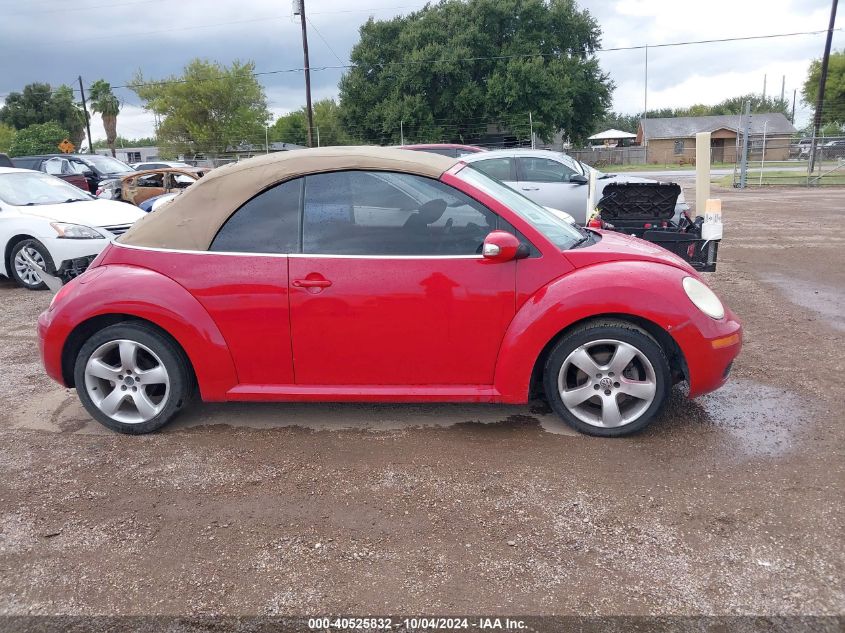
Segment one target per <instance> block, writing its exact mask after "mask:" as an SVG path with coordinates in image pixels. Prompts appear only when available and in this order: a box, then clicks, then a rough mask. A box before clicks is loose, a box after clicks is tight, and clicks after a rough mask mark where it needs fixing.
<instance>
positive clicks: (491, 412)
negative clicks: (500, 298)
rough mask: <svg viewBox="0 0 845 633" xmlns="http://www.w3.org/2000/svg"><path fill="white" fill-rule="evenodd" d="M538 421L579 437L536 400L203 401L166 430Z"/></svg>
mask: <svg viewBox="0 0 845 633" xmlns="http://www.w3.org/2000/svg"><path fill="white" fill-rule="evenodd" d="M517 420H518V421H520V426H526V423H525V421H526V420H530V421H531V425H537V424H539V426H540V427H542V428H543V430H545V431H546V432H548V433H554V434H557V435H572V436H575V435H578V433H577V432H576V431H575V430H573V429H571V428H570V427H568V426H566V425H565V424H564V423H563V422H562V421H561V420H559V419H558V418H557V416H555V414H554V413H552V412H551V410H544V409H543V408H542V406H540V405H538V404H537V403H532V404H531V405H527V406H526V405H491V404H442V403H431V404H397V403H336V402H335V403H327V402H325V403H324V402H315V403H304V402H302V403H301V402H291V403H229V404H204V405H201V406H198V407H194V408H193V409H191V410H188V411H186V412H185V414H184V415H181V416H179V418H178V419H177V420H176V421H175V422H174V423H173V424H172V425H170V426H169V427H167V430H178V429H184V428H191V427H197V426H210V425H215V424H225V425H228V426H235V427H248V428H257V429H268V428H282V427H299V428H305V429H311V430H315V431H339V430H349V429H360V430H370V431H390V430H405V429H410V428H448V427H453V426H456V425H462V426H466V425H475V424H478V425H491V426H498V427H509V428H513V427H514V426H515V425H514V421H517Z"/></svg>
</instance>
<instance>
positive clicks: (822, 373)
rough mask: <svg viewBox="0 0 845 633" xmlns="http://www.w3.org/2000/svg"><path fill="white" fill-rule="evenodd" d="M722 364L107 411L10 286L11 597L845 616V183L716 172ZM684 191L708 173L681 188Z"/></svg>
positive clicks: (48, 605)
mask: <svg viewBox="0 0 845 633" xmlns="http://www.w3.org/2000/svg"><path fill="white" fill-rule="evenodd" d="M718 195H720V196H721V198H722V200H723V208H724V218H725V222H726V237H725V240H724V241H723V243H722V249H721V253H720V258H719V270H718V272H717V273H715V274H713V275H711V278H712V281H713V284H714V286H715V287H716V289H717V290H718V292H719V293H720V295H721V296H722V298H723V299H724V300H725V301H726V303H728V304H729V305H730V306H731V307H732V308H733V309H734V310H735V311H736V312H737V313H738V314H739V315H740V317H741V318H742V319H743V321H744V324H745V328H746V330H745V332H746V338H745V349H744V351H743V354H742V355H741V356H740V358H739V359H738V361H737V363H736V364H735V369H734V372H733V377H732V380H731V382H730V383H729V384H728V385H727V386H726V387H724V388H723V389H722V390H721V391H719V392H717V393H715V394H711V395H708V396H706V397H703V398H701V399H699V400H696V401H688V400H686V399H684V398H683V397H682V395H681V393H680V391H679V390H676V392H675V393H674V394H673V397H672V400H671V402H670V406H669V407H668V410H667V411H666V413H665V414H664V415H663V416H662V418H661V419H660V420H659V421H658V422H656V423H655V424H653V425H652V426H651V427H650V428H649V429H648V430H647V432H645V433H643V434H641V435H639V436H636V437H632V438H627V439H622V440H606V439H598V438H589V437H584V436H579V435H577V434H575V433H574V432H572V431H570V430H568V428H566V427H562V426H561V425H560V424H559V423H557V422H556V420H555V418H554V417H553V416H552V415H550V414H549V413H548V412H547V410H546V409H545V408H544V407H543V406H542V404H540V403H534V404H532V405H531V406H525V407H514V406H485V405H471V406H470V405H433V406H429V405H425V406H424V405H356V404H328V405H327V404H275V405H266V404H265V405H258V404H255V405H251V404H238V405H202V406H200V407H198V408H196V409H194V410H193V411H190V412H188V413H187V414H186V415H184V416H182V417H181V418H180V420H179V421H178V422H177V423H175V424H174V425H172V426H170V427H168V428H167V429H166V430H165V431H163V432H161V433H158V434H154V435H149V436H143V437H128V436H122V435H118V434H115V433H111V432H109V431H107V430H105V429H103V428H102V427H100V426H99V425H97V424H96V423H94V422H93V421H91V420H90V418H89V417H88V416H87V415H86V414H85V412H84V410H83V409H82V407H81V405H80V404H79V403H78V401H77V399H76V396H75V392H72V391H67V390H64V389H61V388H59V387H58V386H57V385H55V384H54V383H52V382H51V381H50V380H49V379H48V378H47V377H46V376H45V375H44V373H43V371H42V369H41V366H40V364H39V360H38V355H37V344H36V338H35V328H34V324H35V319H36V316H37V315H38V313H39V312H40V311H42V310H43V309H44V308H45V307H46V306H47V303H48V302H49V300H50V295H49V294H48V293H45V292H42V293H32V292H27V291H24V290H19V289H17V288H15V287H13V285H12V284H11V283H8V282H5V281H4V282H0V442H2V450H0V614H5V615H12V614H78V615H93V614H190V615H201V614H252V615H264V614H267V615H269V614H292V615H305V616H313V615H320V614H325V613H340V614H350V613H355V614H360V615H365V614H388V613H405V614H407V613H418V614H449V613H484V614H502V615H505V614H523V615H528V614H583V615H596V614H629V615H637V614H719V615H737V614H757V615H775V614H779V615H789V614H815V615H842V614H845V548H843V543H845V538H843V537H845V530H843V525H844V524H845V522H843V518H845V516H844V514H845V513H843V490H845V460H844V459H843V447H845V442H844V441H843V440H845V416H844V415H843V404H842V403H843V398H845V222H843V219H844V218H845V216H843V211H845V190H843V189H840V190H822V191H819V190H812V191H807V190H804V189H768V190H762V191H748V192H738V191H731V190H719V191H718ZM688 197H689V198H690V199H692V198H693V197H694V196H693V194H692V192H688Z"/></svg>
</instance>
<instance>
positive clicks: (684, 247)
mask: <svg viewBox="0 0 845 633" xmlns="http://www.w3.org/2000/svg"><path fill="white" fill-rule="evenodd" d="M602 193H603V195H602V198H601V200H599V202H598V204H597V205H596V207H597V208H598V212H599V215H598V219H599V221H600V224H601V226H602V228H605V229H609V230H613V231H618V232H620V233H626V234H628V235H633V236H636V237H639V238H642V239H644V240H646V241H648V242H651V243H653V244H656V245H657V246H662V247H663V248H665V249H666V250H668V251H670V252H672V253H674V254H675V255H678V256H679V257H681V258H682V259H683V260H684V261H686V262H688V263H689V264H690V265H691V266H692V267H693V268H695V269H696V270H698V271H700V272H713V271H714V270H716V258H717V256H718V249H719V242H718V240H704V239H702V238H701V225H702V221H703V218H700V217H699V218H696V219H695V220H694V221H692V220H690V219H689V217H687V216H686V214H684V215H682V216H681V218H680V221H679V222H676V221H675V219H674V218H675V205H676V204H677V202H678V196H680V195H681V187H680V185H678V184H677V183H669V182H618V183H617V182H614V183H609V184H608V185H607V186H605V188H604V191H603V192H602Z"/></svg>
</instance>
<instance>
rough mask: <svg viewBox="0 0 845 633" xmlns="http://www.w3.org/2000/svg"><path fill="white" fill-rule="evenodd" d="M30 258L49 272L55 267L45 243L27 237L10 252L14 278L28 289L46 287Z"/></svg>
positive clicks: (42, 288) (10, 266)
mask: <svg viewBox="0 0 845 633" xmlns="http://www.w3.org/2000/svg"><path fill="white" fill-rule="evenodd" d="M25 255H28V256H29V258H27V257H26V256H25ZM30 260H31V261H33V262H35V264H36V265H37V266H40V267H41V269H42V270H45V271H47V272H50V270H51V269H52V268H53V259H52V258H51V257H50V253H49V252H48V251H47V249H46V248H45V247H44V245H43V244H42V243H41V242H39V241H38V240H33V239H25V240H21V241H20V242H18V243H17V244H15V245H14V246H12V251H11V253H9V269H10V271H11V273H12V278H13V279H14V280H15V282H17V284H18V285H19V286H21V287H23V288H26V289H27V290H44V289H46V288H47V284H45V283H44V282H43V281H42V280H41V276H40V275H39V274H38V271H37V270H36V269H35V268H33V266H32V264H31V263H30Z"/></svg>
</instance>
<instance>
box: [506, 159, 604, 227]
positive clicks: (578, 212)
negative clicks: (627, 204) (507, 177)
mask: <svg viewBox="0 0 845 633" xmlns="http://www.w3.org/2000/svg"><path fill="white" fill-rule="evenodd" d="M516 173H517V179H518V184H517V186H516V189H517V191H520V192H521V193H523V194H524V195H526V196H527V197H529V198H531V199H532V200H533V201H534V202H536V203H537V204H542V205H543V206H544V207H552V208H554V209H560V210H561V211H565V212H566V213H568V214H569V215H571V216H572V217H573V218H575V221H576V222H578V223H579V224H584V222H585V217H586V215H587V190H588V188H587V186H586V185H585V184H583V183H573V182H570V178H571V177H572V176H574V175H575V174H579V175H581V174H580V172H579V171H577V170H576V168H575V165H574V164H573V165H567V164H565V163H564V162H562V161H560V160H556V159H553V158H547V157H539V156H518V157H517V158H516Z"/></svg>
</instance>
